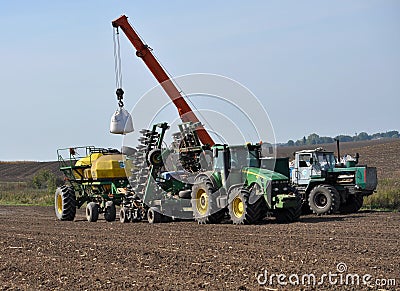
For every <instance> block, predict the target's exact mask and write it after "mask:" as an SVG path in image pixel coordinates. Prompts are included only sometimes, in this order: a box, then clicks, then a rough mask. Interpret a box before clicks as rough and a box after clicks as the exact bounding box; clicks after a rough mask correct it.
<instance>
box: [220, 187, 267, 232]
mask: <svg viewBox="0 0 400 291" xmlns="http://www.w3.org/2000/svg"><path fill="white" fill-rule="evenodd" d="M249 196H250V193H249V191H247V190H246V189H243V188H240V187H236V188H234V189H233V190H232V191H231V192H230V193H229V196H228V197H229V200H231V197H234V198H233V199H232V200H231V202H230V203H229V205H228V210H229V216H230V218H231V220H232V222H233V224H253V223H256V222H257V221H259V220H261V219H262V217H263V216H264V215H265V212H266V211H265V200H264V198H263V197H262V198H260V199H258V200H257V201H256V202H255V203H253V204H250V203H248V201H249Z"/></svg>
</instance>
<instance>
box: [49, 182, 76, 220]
mask: <svg viewBox="0 0 400 291" xmlns="http://www.w3.org/2000/svg"><path fill="white" fill-rule="evenodd" d="M54 210H55V213H56V217H57V219H58V220H64V221H72V220H74V218H75V215H76V197H75V191H74V190H73V189H72V188H71V187H68V186H66V185H64V186H62V187H59V188H57V190H56V193H55V196H54Z"/></svg>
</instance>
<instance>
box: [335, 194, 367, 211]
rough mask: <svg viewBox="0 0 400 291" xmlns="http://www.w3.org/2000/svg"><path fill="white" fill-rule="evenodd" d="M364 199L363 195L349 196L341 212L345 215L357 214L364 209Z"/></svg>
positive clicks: (342, 205)
mask: <svg viewBox="0 0 400 291" xmlns="http://www.w3.org/2000/svg"><path fill="white" fill-rule="evenodd" d="M363 202H364V197H363V196H361V195H357V194H354V195H349V196H348V197H347V201H346V203H345V204H341V205H340V208H339V212H340V213H343V214H349V213H356V212H357V211H358V210H360V208H361V207H362V205H363Z"/></svg>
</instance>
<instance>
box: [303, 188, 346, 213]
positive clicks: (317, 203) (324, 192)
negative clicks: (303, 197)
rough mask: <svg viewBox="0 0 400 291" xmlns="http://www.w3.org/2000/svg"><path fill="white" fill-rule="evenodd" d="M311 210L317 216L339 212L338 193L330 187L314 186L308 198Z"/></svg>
mask: <svg viewBox="0 0 400 291" xmlns="http://www.w3.org/2000/svg"><path fill="white" fill-rule="evenodd" d="M308 204H309V205H310V208H311V210H312V211H313V212H314V213H315V214H317V215H323V214H330V213H335V212H337V211H338V210H339V206H340V195H339V192H338V191H337V190H336V189H335V188H334V187H333V186H330V185H318V186H315V187H314V188H313V189H312V190H311V192H310V195H309V197H308Z"/></svg>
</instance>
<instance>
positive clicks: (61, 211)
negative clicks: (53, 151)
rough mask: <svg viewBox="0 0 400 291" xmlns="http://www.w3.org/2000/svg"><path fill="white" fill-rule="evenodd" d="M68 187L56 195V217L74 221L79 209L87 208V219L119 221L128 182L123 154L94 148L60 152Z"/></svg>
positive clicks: (59, 158)
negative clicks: (118, 206) (118, 208)
mask: <svg viewBox="0 0 400 291" xmlns="http://www.w3.org/2000/svg"><path fill="white" fill-rule="evenodd" d="M57 156H58V162H59V165H60V170H61V171H62V172H63V173H64V176H65V185H63V186H62V187H59V188H57V190H56V192H55V203H54V204H55V214H56V217H57V219H59V220H69V221H72V220H74V218H75V215H76V209H77V208H80V207H82V206H83V205H84V204H85V203H86V204H87V205H86V218H87V220H88V221H90V222H95V221H97V220H98V217H99V214H101V213H104V218H105V219H106V220H107V221H114V220H115V218H116V207H115V206H116V205H120V204H121V202H122V199H123V198H124V196H125V190H124V189H126V187H127V186H128V184H129V183H128V179H127V178H126V175H125V167H126V163H125V161H124V157H123V155H122V154H121V153H120V152H119V151H118V150H115V149H105V148H96V147H94V146H87V147H75V148H65V149H59V150H57Z"/></svg>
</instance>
